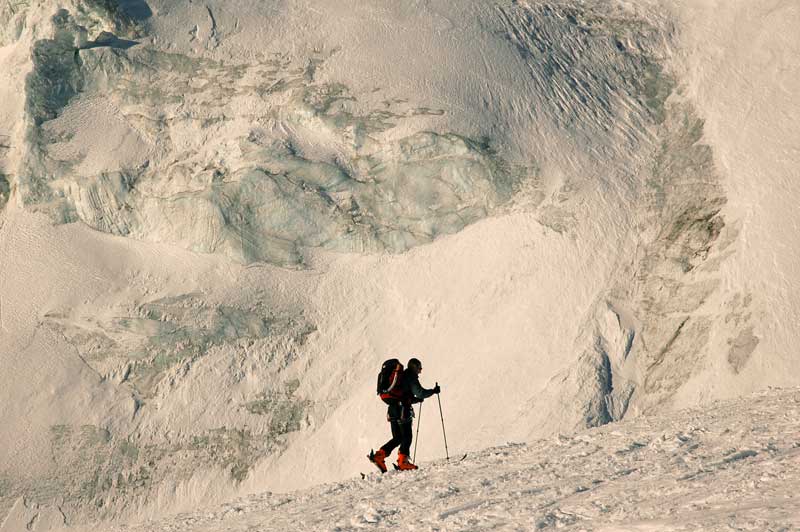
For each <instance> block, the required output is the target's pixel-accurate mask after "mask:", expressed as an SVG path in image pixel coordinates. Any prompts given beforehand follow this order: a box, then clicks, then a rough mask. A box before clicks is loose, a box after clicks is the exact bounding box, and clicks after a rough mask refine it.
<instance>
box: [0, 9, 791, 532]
mask: <svg viewBox="0 0 800 532" xmlns="http://www.w3.org/2000/svg"><path fill="white" fill-rule="evenodd" d="M756 4H757V5H756ZM798 25H800V6H798V4H797V2H795V1H793V0H773V1H771V2H768V3H764V4H762V3H753V2H750V1H749V0H730V1H729V2H725V3H724V5H718V3H717V2H714V1H712V0H691V1H689V0H675V1H670V2H668V1H666V0H665V1H663V2H661V1H659V0H638V1H630V0H604V1H600V0H591V1H578V0H543V1H516V0H463V1H461V0H460V1H458V2H451V1H446V0H426V1H414V2H399V3H398V2H391V1H384V0H380V1H366V0H337V1H336V2H327V1H321V0H292V1H282V2H260V1H255V0H224V1H223V0H207V1H205V2H202V3H198V2H183V3H181V2H177V3H176V2H174V1H171V0H146V1H145V0H124V1H123V0H60V1H59V2H57V3H53V2H48V1H40V0H30V1H28V0H23V1H10V2H4V3H2V5H0V81H2V83H0V272H2V275H0V364H1V365H2V369H3V371H2V372H1V373H0V404H3V405H10V407H9V408H3V409H1V410H0V426H2V427H3V430H2V431H0V518H2V517H3V516H5V515H7V514H8V515H9V518H8V519H6V525H2V526H0V531H2V532H8V531H12V532H16V529H15V528H14V527H16V526H17V524H18V523H19V522H21V521H19V520H18V519H22V520H23V521H24V520H25V519H28V520H27V521H25V523H26V525H25V526H27V527H28V528H30V529H32V530H45V529H47V528H48V527H50V526H51V525H53V524H55V523H63V522H67V523H69V524H80V523H82V522H94V521H98V520H104V519H107V520H117V521H125V520H131V519H133V520H141V519H143V518H155V517H158V516H164V515H170V514H174V513H176V512H181V511H186V510H189V509H192V508H195V507H198V506H202V505H204V504H216V503H218V502H220V501H222V500H225V499H230V498H231V497H234V496H238V495H243V494H249V493H258V492H263V491H264V490H270V491H273V492H285V491H288V490H294V489H299V488H306V487H309V486H313V485H315V484H319V483H323V482H333V481H340V480H343V479H350V478H353V477H354V476H355V475H357V473H358V472H359V471H360V470H362V469H363V468H364V466H365V460H364V455H365V454H366V452H367V451H368V450H369V449H370V448H374V447H376V446H377V445H379V444H380V443H382V442H383V441H385V439H386V437H387V426H386V423H385V420H384V416H385V412H384V407H383V405H382V403H380V401H378V400H377V399H376V398H375V395H374V379H375V373H376V371H377V369H378V368H379V367H380V364H381V362H382V361H383V360H385V359H387V358H390V357H395V356H396V357H399V358H401V359H403V360H407V359H408V358H409V357H410V356H417V357H419V358H421V359H422V360H423V362H424V367H425V373H424V374H423V376H422V381H423V384H425V385H429V386H430V385H432V384H433V382H434V381H438V382H440V383H441V384H442V388H443V394H442V397H443V398H444V401H445V405H446V406H447V409H448V417H447V420H448V437H452V439H453V441H457V442H459V446H460V447H461V449H463V450H464V451H467V450H469V451H472V450H476V449H484V448H487V447H491V446H496V445H499V444H503V443H505V442H507V441H509V440H512V441H523V442H524V441H531V440H533V439H536V438H542V437H548V436H552V435H554V434H568V433H570V432H571V431H576V430H578V431H580V430H583V429H586V428H588V427H600V426H605V425H608V424H609V423H614V422H618V421H620V420H631V421H632V422H634V421H635V420H636V418H637V417H638V416H642V415H646V416H648V417H647V419H648V420H649V421H648V423H658V422H659V421H658V419H659V417H658V416H668V415H669V414H670V412H672V411H674V410H675V409H678V408H682V407H686V406H698V405H706V404H709V403H710V402H712V401H714V400H717V399H724V398H732V397H737V396H741V395H745V394H748V393H750V392H753V391H757V390H762V389H765V388H767V387H768V386H780V387H791V386H797V385H798V384H800V383H799V382H798V375H800V357H797V355H796V348H797V345H800V327H798V326H797V324H798V323H800V270H798V264H800V243H799V242H798V236H797V235H798V233H797V227H800V210H798V209H797V202H798V201H800V176H798V174H797V169H798V168H800V140H799V139H800V106H799V105H798V104H797V103H796V101H795V95H796V94H798V93H800V37H799V36H798V35H797V32H796V27H797V26H798ZM776 397H777V398H778V399H776V400H785V401H790V400H791V398H790V396H787V395H780V394H779V395H777V396H776ZM426 408H427V407H426ZM428 415H430V414H428V413H427V410H426V416H428ZM698 415H699V414H698ZM426 419H427V418H426ZM664 419H670V418H669V417H665V418H664ZM665 422H666V421H665ZM644 426H645V425H642V427H644ZM436 429H437V427H436V426H434V424H432V423H426V424H424V425H423V426H422V432H421V434H420V437H421V440H422V441H426V442H430V441H433V439H434V438H435V437H436V435H437V434H438V432H437V431H436ZM604 430H605V429H604ZM609 430H613V429H609ZM642 430H643V431H644V430H645V429H644V428H643V429H642ZM583 434H606V432H602V431H601V432H597V433H593V432H589V433H583ZM609 434H610V433H609ZM774 436H775V437H780V435H778V434H775V435H774ZM725 437H727V436H725ZM637 438H638V436H637ZM641 438H642V439H646V440H647V441H655V440H654V439H653V438H655V436H652V437H645V436H641ZM543 441H549V440H543ZM570 441H572V440H570ZM637 441H639V440H637ZM551 443H552V442H551ZM531 445H534V444H531ZM536 445H538V444H536ZM542 445H545V444H544V443H543V444H542ZM569 445H572V444H569ZM576 445H577V444H576ZM609 445H611V444H609ZM645 447H646V449H645V450H642V451H641V453H647V452H650V450H649V449H650V447H649V446H648V445H645ZM515 449H516V448H515ZM512 451H513V452H512ZM744 451H746V450H742V452H744ZM420 452H421V454H420V456H419V457H418V458H419V459H420V460H421V461H422V462H427V463H433V462H431V461H432V460H434V459H435V458H438V457H439V452H438V451H434V450H433V449H432V447H424V448H423V449H421V451H420ZM548 452H556V451H548ZM736 452H739V451H736ZM757 452H758V453H759V454H758V455H757V456H756V457H755V458H756V459H757V460H761V459H762V458H763V457H764V456H766V455H765V453H764V452H763V451H757ZM509 453H510V456H516V457H518V458H519V459H520V460H523V458H524V457H525V456H526V454H525V453H524V452H522V451H519V453H517V451H514V450H513V449H511V450H509ZM515 453H517V454H515ZM635 454H636V453H634V455H635ZM734 454H735V453H734ZM476 456H483V455H473V454H470V457H469V458H468V459H467V461H466V462H465V463H464V464H463V465H462V466H463V467H464V468H470V467H475V468H478V469H480V467H483V466H481V465H480V464H482V463H484V462H483V461H481V460H478V459H477V458H475V457H476ZM485 456H486V457H488V456H489V455H488V454H487V455H485ZM615 456H616V455H615ZM43 457H46V458H43ZM473 458H475V459H476V460H477V461H475V462H473V461H472V460H473ZM745 458H746V460H742V461H741V463H742V464H750V463H756V462H757V461H756V460H750V458H752V457H745ZM515 459H516V458H515ZM532 459H533V458H532ZM538 459H539V458H536V460H538ZM541 459H545V457H542V458H541ZM487 460H488V458H487ZM625 460H628V458H625ZM522 463H523V462H520V464H522ZM703 463H706V462H703ZM738 464H739V461H737V462H736V467H738ZM462 466H457V467H462ZM439 467H440V466H438V465H434V467H433V468H432V469H433V471H432V472H431V473H428V472H422V473H421V474H420V475H419V476H418V477H411V478H432V477H427V476H426V475H429V474H430V475H436V474H438V473H436V471H438V470H439ZM444 471H445V470H444V469H442V474H444ZM403 478H406V477H396V476H394V475H389V476H388V477H386V479H384V480H381V481H378V480H377V479H376V478H373V477H370V480H368V481H367V484H370V483H371V485H378V486H383V485H389V484H391V483H392V482H395V483H400V482H410V481H408V480H402V479H403ZM444 478H445V477H441V479H444ZM631 478H637V477H635V476H634V477H631ZM648 478H649V477H648ZM645 480H646V479H643V481H645ZM437 482H445V480H441V481H437ZM645 485H646V482H645V484H643V486H645ZM683 485H685V483H684V484H681V486H683ZM586 487H591V486H590V485H589V484H587V485H586ZM320 489H323V488H320ZM324 489H327V488H324ZM348 489H349V488H348ZM353 489H355V488H353ZM564 489H567V488H564ZM422 492H424V490H422ZM542 493H545V494H546V493H550V492H548V491H547V490H545V491H544V492H542ZM588 493H589V494H587V495H581V497H589V496H590V494H591V493H594V490H588ZM529 496H530V497H534V499H536V501H539V500H540V499H539V498H537V497H545V495H540V494H537V493H532V494H529ZM275 497H277V496H275ZM386 497H388V495H386ZM270 500H273V499H270ZM276 500H278V499H274V500H273V502H274V501H276ZM541 501H545V499H541ZM270 504H272V503H270ZM443 504H444V503H443ZM462 504H466V505H469V504H472V502H471V501H468V500H464V501H462ZM531 504H534V505H538V504H540V503H539V502H535V501H534V502H533V503H531ZM541 504H544V502H541ZM675 504H678V503H677V502H676V503H675ZM537 507H538V506H537ZM292 508H295V507H292ZM297 508H298V511H300V510H299V507H297ZM437 508H438V507H437ZM448 508H449V506H448V507H444V506H442V508H440V509H437V510H436V512H438V513H437V515H442V514H445V513H446V512H447V511H448ZM375 511H376V512H377V508H376V509H375ZM480 511H481V507H480V506H475V507H474V508H472V509H470V510H469V511H466V510H465V512H466V513H464V512H456V513H454V514H452V515H453V518H454V519H456V518H460V517H457V516H459V515H478V514H479V513H480ZM537 515H538V514H537ZM13 516H16V517H13ZM34 516H39V517H36V518H35V519H34ZM48 516H49V517H48ZM343 518H344V517H343ZM347 518H348V519H349V517H347ZM401 518H402V519H405V517H402V516H400V517H398V518H397V519H401ZM539 518H540V519H545V517H543V516H540V517H539ZM647 518H648V519H649V517H647ZM381 519H384V521H381V522H389V519H390V518H389V516H382V517H381ZM409 519H410V518H409ZM442 519H444V518H442ZM553 519H555V518H553ZM748 519H749V517H748ZM545 521H546V519H545ZM398 522H403V523H405V522H407V521H398ZM553 522H554V523H555V522H556V521H553ZM559 522H560V521H559ZM180 526H183V525H180ZM354 526H355V525H354ZM380 526H384V525H380ZM386 526H388V525H386ZM464 526H465V527H466V526H467V525H464ZM509 526H511V525H509Z"/></svg>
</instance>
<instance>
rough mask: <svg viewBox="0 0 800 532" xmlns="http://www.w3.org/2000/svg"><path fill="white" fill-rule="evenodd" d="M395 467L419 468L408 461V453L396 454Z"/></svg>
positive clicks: (402, 468) (408, 469)
mask: <svg viewBox="0 0 800 532" xmlns="http://www.w3.org/2000/svg"><path fill="white" fill-rule="evenodd" d="M397 469H399V470H400V471H412V470H414V469H419V468H418V467H417V466H415V465H414V464H412V463H411V462H409V461H408V455H405V454H398V455H397Z"/></svg>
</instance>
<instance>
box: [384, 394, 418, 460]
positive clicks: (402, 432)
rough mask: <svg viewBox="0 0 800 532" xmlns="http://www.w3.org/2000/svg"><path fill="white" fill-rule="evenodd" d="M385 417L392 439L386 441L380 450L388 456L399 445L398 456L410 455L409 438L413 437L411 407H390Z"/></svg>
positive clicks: (395, 405)
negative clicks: (390, 429)
mask: <svg viewBox="0 0 800 532" xmlns="http://www.w3.org/2000/svg"><path fill="white" fill-rule="evenodd" d="M387 417H388V419H389V424H390V425H391V427H392V439H391V440H389V441H387V442H386V443H385V444H384V445H383V447H381V449H383V450H384V452H385V453H386V456H389V455H390V454H392V451H394V450H395V448H396V447H397V446H398V445H399V446H400V451H399V452H400V454H405V455H408V454H410V452H411V438H412V437H413V436H414V431H413V430H412V425H413V420H414V410H412V408H411V405H401V404H394V405H390V406H389V411H388V413H387Z"/></svg>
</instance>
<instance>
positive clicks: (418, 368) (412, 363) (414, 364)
mask: <svg viewBox="0 0 800 532" xmlns="http://www.w3.org/2000/svg"><path fill="white" fill-rule="evenodd" d="M408 369H410V370H413V371H414V372H416V374H417V375H419V374H420V373H422V362H420V361H419V360H417V359H416V358H412V359H409V361H408Z"/></svg>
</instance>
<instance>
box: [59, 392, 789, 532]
mask: <svg viewBox="0 0 800 532" xmlns="http://www.w3.org/2000/svg"><path fill="white" fill-rule="evenodd" d="M450 443H451V447H455V448H458V443H457V442H450ZM421 445H424V446H434V447H437V446H441V441H440V440H439V441H430V440H426V441H423V442H421ZM453 454H454V458H453V459H451V461H450V463H447V462H446V461H445V460H443V459H439V460H435V461H431V462H425V463H421V464H420V466H421V469H420V470H418V471H416V472H412V473H406V472H403V473H401V472H396V471H390V472H389V473H387V474H385V475H381V474H380V473H378V472H369V473H368V474H367V475H366V478H364V479H362V478H359V477H356V478H353V479H350V480H346V481H342V482H337V483H333V484H325V485H320V486H316V487H313V488H310V489H307V490H303V491H297V492H290V493H283V494H277V493H269V492H267V493H264V494H260V495H253V496H250V497H246V498H242V499H239V500H237V501H234V502H230V503H226V504H224V505H221V506H219V507H217V508H216V509H213V510H212V509H206V510H205V511H200V512H197V513H190V514H182V515H179V516H176V517H174V518H171V519H165V520H163V521H155V522H149V523H143V524H139V525H128V526H116V527H113V526H109V525H102V526H98V527H96V528H91V527H87V528H79V529H74V532H78V531H79V530H80V531H81V532H88V531H92V532H95V531H97V532H99V531H100V530H104V531H108V532H181V531H193V532H222V531H226V532H238V531H242V532H243V531H255V530H258V531H263V532H267V531H292V530H297V531H308V530H314V531H323V530H324V531H331V532H333V531H336V532H343V531H357V530H375V531H378V530H415V531H439V532H454V531H467V530H470V531H483V530H508V531H512V530H513V531H529V530H551V529H552V530H555V529H557V530H568V531H575V532H578V531H597V532H600V531H602V532H634V531H639V532H643V531H650V532H656V531H665V532H666V531H689V530H697V531H701V530H702V531H705V532H716V531H719V532H722V531H726V532H727V531H732V530H753V531H756V530H757V531H761V532H767V531H771V532H779V531H780V532H789V531H793V530H798V529H800V499H799V498H798V494H797V491H798V487H800V389H783V390H781V389H771V390H767V391H764V392H760V393H758V394H755V395H752V396H748V397H744V398H740V399H737V400H733V401H727V402H715V403H713V404H711V405H708V406H707V407H705V408H702V409H700V408H697V409H691V410H685V411H680V412H677V413H674V414H671V415H669V416H664V417H660V418H640V419H637V420H635V421H623V422H619V423H613V424H610V425H606V426H604V427H600V428H596V429H589V430H585V431H581V432H577V433H574V434H569V435H558V436H555V437H553V438H548V439H541V440H535V441H531V442H530V443H527V444H516V443H509V444H506V445H502V446H497V447H491V448H488V449H485V450H482V451H478V452H475V453H470V454H469V455H468V456H467V458H466V459H465V460H464V461H458V458H459V455H458V452H457V451H453ZM321 459H322V460H325V459H328V458H327V457H321ZM363 465H364V468H365V471H368V470H367V469H366V468H368V467H369V468H372V466H371V464H369V463H368V462H367V461H366V459H365V460H364V464H363Z"/></svg>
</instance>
